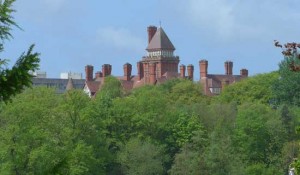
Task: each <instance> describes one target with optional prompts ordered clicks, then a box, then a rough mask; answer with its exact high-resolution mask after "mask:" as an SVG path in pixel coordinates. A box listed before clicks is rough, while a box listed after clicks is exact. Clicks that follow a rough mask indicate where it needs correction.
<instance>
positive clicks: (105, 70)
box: [102, 64, 112, 77]
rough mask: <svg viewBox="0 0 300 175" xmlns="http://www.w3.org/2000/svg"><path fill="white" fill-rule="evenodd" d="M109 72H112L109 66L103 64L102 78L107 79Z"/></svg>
mask: <svg viewBox="0 0 300 175" xmlns="http://www.w3.org/2000/svg"><path fill="white" fill-rule="evenodd" d="M111 70H112V67H111V65H110V64H103V65H102V74H103V77H107V76H109V75H111Z"/></svg>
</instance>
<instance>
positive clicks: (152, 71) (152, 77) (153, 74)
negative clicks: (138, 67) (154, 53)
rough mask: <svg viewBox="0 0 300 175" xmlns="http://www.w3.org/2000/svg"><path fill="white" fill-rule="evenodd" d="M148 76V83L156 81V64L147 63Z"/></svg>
mask: <svg viewBox="0 0 300 175" xmlns="http://www.w3.org/2000/svg"><path fill="white" fill-rule="evenodd" d="M149 77H150V81H149V83H150V84H155V82H156V64H155V63H149Z"/></svg>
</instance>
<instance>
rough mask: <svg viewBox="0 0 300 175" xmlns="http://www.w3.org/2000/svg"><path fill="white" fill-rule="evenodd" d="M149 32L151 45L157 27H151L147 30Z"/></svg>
mask: <svg viewBox="0 0 300 175" xmlns="http://www.w3.org/2000/svg"><path fill="white" fill-rule="evenodd" d="M147 31H148V44H149V43H150V41H151V40H152V38H153V36H154V35H155V33H156V31H157V27H155V26H149V27H148V28H147Z"/></svg>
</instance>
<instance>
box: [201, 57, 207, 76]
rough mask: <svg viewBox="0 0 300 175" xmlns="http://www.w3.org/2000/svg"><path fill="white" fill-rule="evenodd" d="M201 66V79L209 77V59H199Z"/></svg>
mask: <svg viewBox="0 0 300 175" xmlns="http://www.w3.org/2000/svg"><path fill="white" fill-rule="evenodd" d="M199 67H200V79H201V78H204V77H207V67H208V61H207V60H200V61H199Z"/></svg>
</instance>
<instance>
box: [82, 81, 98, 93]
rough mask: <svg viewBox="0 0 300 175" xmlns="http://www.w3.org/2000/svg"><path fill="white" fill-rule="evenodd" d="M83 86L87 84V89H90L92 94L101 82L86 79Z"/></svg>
mask: <svg viewBox="0 0 300 175" xmlns="http://www.w3.org/2000/svg"><path fill="white" fill-rule="evenodd" d="M85 86H87V87H88V89H89V90H90V92H91V93H92V94H94V93H96V92H97V91H98V90H99V89H100V86H101V82H100V81H86V82H85Z"/></svg>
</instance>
